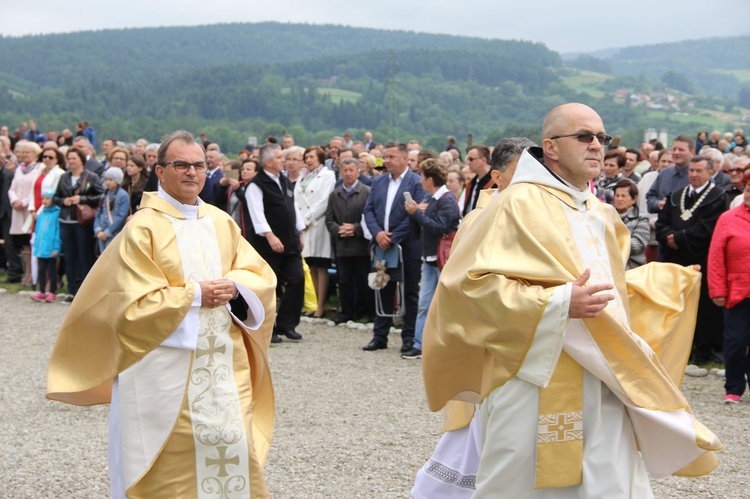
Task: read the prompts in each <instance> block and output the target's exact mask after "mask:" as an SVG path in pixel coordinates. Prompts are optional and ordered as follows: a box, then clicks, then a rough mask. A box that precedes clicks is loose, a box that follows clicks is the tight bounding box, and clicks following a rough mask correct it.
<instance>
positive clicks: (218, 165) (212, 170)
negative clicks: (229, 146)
mask: <svg viewBox="0 0 750 499" xmlns="http://www.w3.org/2000/svg"><path fill="white" fill-rule="evenodd" d="M206 160H207V161H208V172H207V173H206V185H204V186H203V190H202V191H201V193H200V194H199V197H200V198H201V199H202V200H203V201H205V202H207V203H208V204H212V205H214V206H218V203H217V199H216V196H217V193H218V191H219V181H220V180H221V179H222V178H223V177H224V169H223V168H222V167H223V163H222V161H221V151H220V150H218V149H211V150H209V151H207V152H206Z"/></svg>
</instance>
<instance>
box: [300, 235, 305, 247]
mask: <svg viewBox="0 0 750 499" xmlns="http://www.w3.org/2000/svg"><path fill="white" fill-rule="evenodd" d="M303 249H305V238H304V237H302V234H300V235H299V250H300V251H302V250H303Z"/></svg>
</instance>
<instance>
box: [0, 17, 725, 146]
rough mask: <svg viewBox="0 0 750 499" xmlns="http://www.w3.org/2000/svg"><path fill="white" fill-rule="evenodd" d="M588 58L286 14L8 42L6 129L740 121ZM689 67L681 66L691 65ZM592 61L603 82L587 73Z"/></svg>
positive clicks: (634, 137)
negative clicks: (623, 91) (568, 113)
mask: <svg viewBox="0 0 750 499" xmlns="http://www.w3.org/2000/svg"><path fill="white" fill-rule="evenodd" d="M711 42H713V40H712V41H711ZM696 43H699V42H696ZM675 50H676V49H675ZM623 52H624V53H626V54H628V53H629V52H627V51H623ZM694 52H695V53H696V54H698V53H703V52H700V51H698V50H697V49H696V50H695V51H694ZM639 53H640V52H638V51H636V52H634V55H630V56H629V57H630V59H631V60H637V59H638V55H637V54H639ZM672 55H673V57H672V60H673V61H676V60H678V57H677V56H676V55H675V54H672ZM587 57H588V58H585V57H584V58H579V60H578V65H579V67H578V68H576V67H575V66H576V65H575V64H573V67H570V66H567V65H564V64H563V63H562V59H561V57H560V55H559V54H557V53H556V52H553V51H550V50H549V49H547V48H546V47H545V46H544V45H542V44H539V43H531V42H522V41H503V40H483V39H478V38H469V37H457V36H448V35H429V34H418V33H412V32H398V31H383V30H372V29H361V28H348V27H342V26H310V25H290V24H278V23H260V24H224V25H213V26H200V27H193V28H158V29H126V30H107V31H98V32H85V33H73V34H68V35H49V36H30V37H22V38H0V65H1V66H0V67H3V68H4V70H3V71H2V72H0V123H7V124H11V125H14V126H15V124H17V123H18V122H19V121H21V120H28V119H29V118H36V119H37V122H38V123H39V125H40V126H41V127H42V129H49V128H56V129H58V130H59V129H62V128H64V127H71V126H72V124H73V123H75V122H77V121H79V120H82V119H86V120H88V121H89V122H90V123H92V124H93V125H94V127H95V128H96V129H97V132H98V134H99V136H115V137H117V138H120V139H122V140H134V139H136V138H138V137H146V138H148V139H149V140H152V141H156V140H158V139H159V137H160V136H161V135H162V134H163V133H164V132H165V131H167V130H172V129H175V128H186V129H189V130H191V131H193V132H196V133H197V132H200V131H203V132H207V133H208V135H209V137H211V138H212V139H213V140H217V141H219V142H221V143H222V145H224V146H225V147H226V148H227V149H228V150H230V151H234V150H238V149H239V148H240V147H242V146H243V145H244V144H245V142H246V140H247V137H248V136H249V135H256V136H259V137H262V136H264V135H266V134H274V135H278V134H281V133H283V132H291V133H293V134H294V135H295V136H296V137H297V139H298V141H299V142H300V143H304V144H307V143H318V142H323V141H326V140H327V139H328V138H330V136H331V134H333V133H342V132H343V131H345V130H348V131H350V132H352V133H354V134H355V135H357V136H361V134H362V133H363V132H364V130H366V129H372V130H375V131H376V137H377V138H378V140H389V139H407V138H412V137H417V138H421V139H422V140H423V141H424V142H425V143H427V144H429V145H431V146H433V147H441V146H442V145H443V144H444V141H445V136H446V135H448V134H451V135H456V136H458V137H462V138H464V139H465V137H466V136H467V135H468V134H470V133H471V134H473V136H474V140H475V141H477V140H478V141H486V142H488V143H489V142H492V141H494V140H496V139H497V138H499V137H501V136H503V135H506V134H525V135H529V136H532V137H533V138H538V137H536V134H538V129H539V123H540V121H541V119H542V117H543V116H544V114H545V113H546V111H547V110H549V108H550V107H552V106H554V105H556V104H558V103H562V102H565V101H570V100H578V101H582V102H586V103H589V104H591V105H594V106H595V107H596V109H597V110H598V111H599V112H600V113H601V114H602V116H603V117H604V119H605V123H606V124H607V127H608V131H610V132H611V133H617V134H624V135H625V136H626V137H628V138H629V139H630V140H631V141H632V142H635V141H638V140H639V137H640V136H642V132H643V130H644V129H645V128H648V127H656V128H664V129H667V130H668V131H669V132H670V133H691V134H693V133H694V131H695V130H696V129H697V128H699V127H706V126H719V127H724V125H729V123H730V121H733V120H736V119H738V118H739V109H737V110H736V113H737V115H736V118H730V117H731V116H734V114H731V113H724V114H722V115H719V114H717V113H716V112H714V111H710V112H701V113H694V114H692V115H690V116H687V115H684V116H674V117H673V116H672V115H671V114H669V113H661V114H658V115H657V114H654V113H649V112H647V111H646V110H645V109H642V108H637V107H631V106H628V105H627V103H625V102H622V101H621V100H619V101H618V100H616V99H613V96H614V92H615V90H617V89H619V88H629V89H631V90H632V91H644V89H645V90H648V91H651V90H654V91H656V90H658V91H667V90H668V89H669V88H670V85H669V84H668V83H665V82H663V81H660V80H659V77H660V75H658V74H657V75H655V76H656V79H649V78H646V77H644V76H638V77H635V76H628V75H623V76H617V74H615V75H614V77H613V76H611V75H610V76H607V75H602V74H601V73H602V72H604V73H607V72H610V68H611V67H615V66H616V63H615V62H614V61H613V60H607V61H604V62H602V61H601V60H599V59H597V58H594V57H590V56H587ZM654 57H655V56H654ZM642 58H643V59H644V60H647V61H650V60H651V59H649V58H648V57H645V56H643V57H642ZM683 59H684V58H683ZM610 64H611V66H610ZM634 64H635V63H634ZM684 64H685V65H684V66H680V65H677V66H676V67H677V68H678V69H675V70H674V71H673V72H675V73H677V72H680V71H681V73H679V74H683V73H686V72H687V71H688V69H690V68H692V66H690V65H688V64H687V63H684ZM722 64H723V65H724V66H723V67H725V68H730V66H731V64H730V63H729V61H728V60H724V62H722ZM581 65H584V66H586V67H580V66H581ZM670 67H671V66H670ZM717 67H718V66H717ZM584 69H588V70H593V71H598V72H599V73H592V74H600V75H601V77H596V79H595V80H594V81H595V83H585V81H586V80H585V78H582V77H579V73H580V75H582V74H583V73H585V71H582V70H584ZM727 70H731V69H727ZM617 71H619V69H618V70H616V71H614V73H617ZM678 76H679V75H678ZM677 79H678V80H679V78H677ZM582 82H583V83H582ZM678 90H679V89H678ZM704 103H705V105H706V106H709V107H711V108H715V109H718V110H721V111H726V110H727V109H729V110H733V109H734V108H733V106H735V104H734V103H732V102H731V101H727V102H724V101H719V100H715V99H713V100H712V99H708V98H705V99H704ZM733 112H734V111H733ZM683 114H684V113H683ZM724 116H727V117H726V118H725V117H724ZM721 120H726V121H724V122H722V121H721ZM706 123H710V124H711V125H706ZM714 124H715V125H714Z"/></svg>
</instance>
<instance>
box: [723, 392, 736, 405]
mask: <svg viewBox="0 0 750 499" xmlns="http://www.w3.org/2000/svg"><path fill="white" fill-rule="evenodd" d="M723 402H724V403H725V404H739V403H740V396H739V395H733V394H731V393H727V394H726V395H724V400H723Z"/></svg>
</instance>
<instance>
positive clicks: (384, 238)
mask: <svg viewBox="0 0 750 499" xmlns="http://www.w3.org/2000/svg"><path fill="white" fill-rule="evenodd" d="M392 235H393V232H386V231H384V230H381V231H380V232H378V233H377V234H376V235H375V242H376V243H378V246H380V249H382V250H383V251H387V250H388V249H389V248H390V247H391V236H392Z"/></svg>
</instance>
